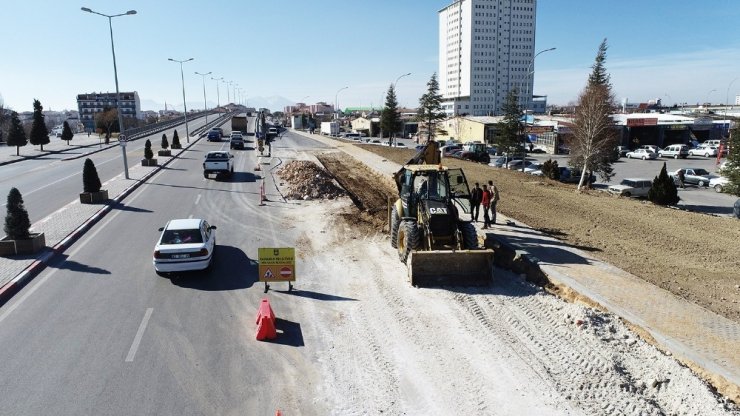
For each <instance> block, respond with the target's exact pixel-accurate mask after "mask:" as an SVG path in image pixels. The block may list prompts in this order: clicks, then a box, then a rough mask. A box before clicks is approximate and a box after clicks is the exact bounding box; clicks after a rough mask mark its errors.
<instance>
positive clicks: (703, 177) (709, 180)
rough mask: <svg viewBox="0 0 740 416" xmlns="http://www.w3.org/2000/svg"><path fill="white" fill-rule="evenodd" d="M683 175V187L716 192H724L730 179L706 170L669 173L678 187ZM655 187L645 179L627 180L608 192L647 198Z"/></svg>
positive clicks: (724, 165) (650, 181) (724, 164)
mask: <svg viewBox="0 0 740 416" xmlns="http://www.w3.org/2000/svg"><path fill="white" fill-rule="evenodd" d="M727 163H728V162H727V161H725V162H723V163H722V165H721V166H720V169H719V171H720V172H722V169H723V168H726V167H727ZM682 175H683V185H696V186H698V187H705V186H706V187H709V188H712V189H714V191H715V192H722V191H724V189H725V187H726V186H727V183H728V182H729V179H727V178H726V177H724V176H720V175H715V174H713V173H710V172H709V171H707V170H706V169H702V168H680V169H677V170H675V171H673V172H669V173H668V176H670V177H671V179H673V183H675V184H676V186H680V185H682V184H681V179H680V178H681V176H682ZM652 186H653V181H652V180H651V179H645V178H625V179H622V181H621V182H620V183H619V184H617V185H610V186H609V187H608V188H607V191H608V192H610V193H612V194H615V195H619V196H625V197H647V194H648V192H649V191H650V188H651V187H652Z"/></svg>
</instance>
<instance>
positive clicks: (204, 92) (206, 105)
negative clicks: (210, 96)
mask: <svg viewBox="0 0 740 416" xmlns="http://www.w3.org/2000/svg"><path fill="white" fill-rule="evenodd" d="M195 74H196V75H200V76H202V77H203V111H205V112H206V124H208V101H207V100H206V75H211V73H210V72H208V73H205V74H201V73H200V72H197V71H196V72H195Z"/></svg>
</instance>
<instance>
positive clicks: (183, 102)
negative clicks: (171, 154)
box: [167, 58, 193, 143]
mask: <svg viewBox="0 0 740 416" xmlns="http://www.w3.org/2000/svg"><path fill="white" fill-rule="evenodd" d="M167 60H168V61H172V62H177V63H179V64H180V79H181V80H182V106H183V108H184V109H185V137H186V138H187V141H188V143H190V129H189V128H188V105H187V104H186V103H185V75H184V74H183V72H182V64H183V63H185V62H190V61H192V60H193V58H188V59H186V60H184V61H179V60H177V59H172V58H167Z"/></svg>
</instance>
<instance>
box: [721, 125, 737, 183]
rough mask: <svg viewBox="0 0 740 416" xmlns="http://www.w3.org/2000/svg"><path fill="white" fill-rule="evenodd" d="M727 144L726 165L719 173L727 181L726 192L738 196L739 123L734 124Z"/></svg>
mask: <svg viewBox="0 0 740 416" xmlns="http://www.w3.org/2000/svg"><path fill="white" fill-rule="evenodd" d="M727 144H728V146H729V147H730V152H729V153H728V154H727V164H726V165H725V167H724V168H722V172H720V173H721V174H722V176H724V177H726V178H727V179H728V181H729V183H728V184H727V185H726V186H725V190H726V192H728V193H730V194H732V195H735V196H740V123H738V122H735V128H733V129H732V131H731V132H730V140H728V143H727Z"/></svg>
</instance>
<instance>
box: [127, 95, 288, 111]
mask: <svg viewBox="0 0 740 416" xmlns="http://www.w3.org/2000/svg"><path fill="white" fill-rule="evenodd" d="M221 98H223V101H222V102H221V105H224V104H228V103H227V102H226V98H225V97H221ZM232 101H233V100H232ZM207 103H208V108H213V107H216V102H215V101H211V100H210V97H209V99H208V101H207ZM246 104H248V106H249V107H254V108H268V109H270V111H271V112H274V111H283V108H285V107H286V106H289V105H293V104H295V101H292V100H289V99H287V98H285V97H280V96H272V97H249V100H248V102H247V103H246ZM164 105H165V103H160V102H157V101H154V100H141V109H142V110H151V111H159V110H164V109H165V108H164ZM187 105H188V110H192V109H201V108H203V101H188V102H187ZM167 108H168V109H170V110H172V109H174V110H177V111H182V110H183V108H182V102H181V101H180V102H169V101H168V102H167Z"/></svg>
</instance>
